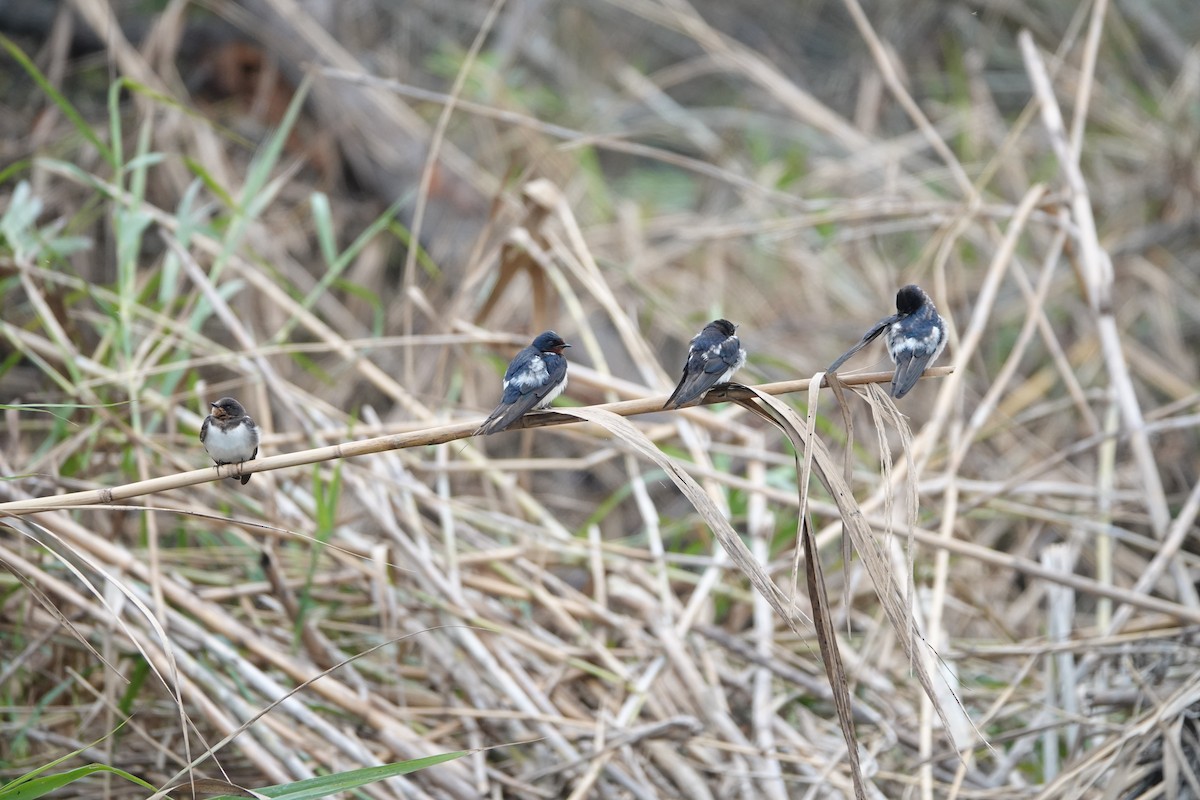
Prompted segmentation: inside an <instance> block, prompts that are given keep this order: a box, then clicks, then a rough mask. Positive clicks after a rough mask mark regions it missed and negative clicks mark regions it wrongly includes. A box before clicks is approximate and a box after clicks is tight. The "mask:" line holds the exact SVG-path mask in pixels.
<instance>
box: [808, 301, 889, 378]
mask: <svg viewBox="0 0 1200 800" xmlns="http://www.w3.org/2000/svg"><path fill="white" fill-rule="evenodd" d="M899 320H900V315H899V314H893V315H892V316H890V317H886V318H884V319H881V320H879V322H876V323H875V325H874V327H872V328H871V330H869V331H867V332H866V333H864V334H863V337H862V339H860V340H859V342H858V344H856V345H854V347H851V348H850V349H849V350H847V351H846V352H844V353H842V354H841V355H840V356H838V357H837V360H836V361H834V362H833V363H832V364H830V365H829V366H828V367H826V368H825V371H826V372H836V371H837V368H838V367H840V366H841V365H842V364H845V363H846V362H847V361H848V360H849V359H850V357H851V356H852V355H854V354H855V353H857V352H858V351H859V350H862V349H863V348H864V347H866V346H867V345H869V344H870V343H871V342H873V341H875V340H876V339H877V338H879V334H881V333H883V332H884V331H886V330H887V329H888V328H889V327H891V326H892V324H893V323H895V322H898V321H899Z"/></svg>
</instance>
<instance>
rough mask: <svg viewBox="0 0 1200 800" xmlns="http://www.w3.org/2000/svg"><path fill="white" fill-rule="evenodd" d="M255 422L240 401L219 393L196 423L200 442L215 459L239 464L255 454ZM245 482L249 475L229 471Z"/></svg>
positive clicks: (234, 476)
mask: <svg viewBox="0 0 1200 800" xmlns="http://www.w3.org/2000/svg"><path fill="white" fill-rule="evenodd" d="M258 441H259V432H258V425H256V424H254V420H253V419H251V418H250V417H249V416H248V415H247V414H246V409H244V408H242V404H241V403H239V402H238V401H237V400H234V399H233V398H232V397H222V398H221V399H220V400H218V401H217V402H215V403H213V404H212V413H211V414H209V415H208V416H207V417H205V418H204V424H203V425H201V426H200V443H201V444H203V445H204V450H205V452H207V453H208V454H209V456H211V457H212V460H213V461H215V462H216V463H217V466H218V467H219V466H221V465H222V464H240V463H242V462H243V461H249V460H250V459H252V458H254V457H255V456H257V455H258ZM229 477H230V478H234V479H238V478H240V480H241V481H242V485H243V486H245V485H246V484H247V483H248V482H249V481H250V476H249V475H241V476H238V475H230V476H229Z"/></svg>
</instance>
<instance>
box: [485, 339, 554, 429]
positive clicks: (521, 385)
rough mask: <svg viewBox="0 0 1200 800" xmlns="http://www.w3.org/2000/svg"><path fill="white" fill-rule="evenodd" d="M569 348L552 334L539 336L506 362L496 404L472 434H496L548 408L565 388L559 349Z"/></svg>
mask: <svg viewBox="0 0 1200 800" xmlns="http://www.w3.org/2000/svg"><path fill="white" fill-rule="evenodd" d="M570 346H571V345H569V344H567V343H566V342H564V341H563V338H562V337H561V336H559V335H558V334H557V333H555V332H554V331H545V332H544V333H539V334H538V336H537V338H536V339H534V340H533V343H532V344H530V345H529V346H528V347H526V348H524V349H523V350H521V351H520V352H519V353H517V354H516V356H514V357H513V360H512V361H511V362H510V363H509V365H508V369H507V370H506V371H505V373H504V393H503V394H502V395H501V397H500V405H498V406H496V410H495V411H493V412H492V413H491V414H490V415H488V418H487V419H485V420H484V421H483V424H482V425H480V426H479V427H478V428H476V429H475V433H474V434H472V435H474V436H479V435H481V434H489V433H498V432H500V431H502V430H504V429H505V428H507V427H508V426H509V425H512V424H513V423H514V422H516V421H517V420H519V419H520V418H521V417H523V416H525V414H526V412H529V411H537V410H540V409H543V408H548V407H549V406H550V404H551V403H553V402H554V398H556V397H558V396H559V395H560V394H562V393H563V390H564V389H566V388H567V359H566V357H564V356H563V349H564V348H567V347H570Z"/></svg>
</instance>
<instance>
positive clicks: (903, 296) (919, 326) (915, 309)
mask: <svg viewBox="0 0 1200 800" xmlns="http://www.w3.org/2000/svg"><path fill="white" fill-rule="evenodd" d="M884 332H886V333H887V336H885V337H884V340H885V341H886V342H887V351H888V355H889V356H891V359H892V361H893V362H894V363H895V364H896V372H895V374H893V375H892V397H894V398H896V399H897V400H899V399H900V398H901V397H904V395H906V394H908V392H909V390H910V389H912V388H913V387H914V386H916V385H917V380H918V379H919V378H920V377H921V375H922V374H923V373H924V372H925V370H926V369H927V368H928V367H929V366H930V365H932V364H933V362H934V361H936V360H937V357H938V356H940V355H941V354H942V351H943V350H945V349H946V336H947V334H946V322H945V320H943V319H942V318H941V316H939V315H938V312H937V308H935V307H934V305H933V301H932V300H930V299H929V295H927V294H925V292H924V291H923V290H922V289H921V287H920V286H917V285H916V284H915V283H910V284H909V285H908V286H905V287H904V288H902V289H901V290H900V291H898V292H896V313H895V314H892V315H891V316H890V317H884V318H883V319H881V320H879V322H876V323H875V325H874V327H872V328H871V330H869V331H867V332H866V333H865V334H863V337H862V339H861V340H860V341H859V343H858V344H856V345H854V347H851V348H850V349H849V350H847V351H846V352H845V353H843V354H842V355H841V357H839V358H838V359H837V360H836V361H834V362H833V363H832V364H830V365H829V366H828V367H827V368H826V369H825V372H827V373H832V372H835V371H836V370H837V368H838V367H840V366H841V365H842V364H844V363H845V362H846V360H847V359H848V358H850V356H852V355H854V354H855V353H857V352H858V351H859V350H862V349H863V348H864V347H866V346H867V345H868V344H870V343H871V342H872V341H874V340H875V339H876V337H878V336H879V334H881V333H884Z"/></svg>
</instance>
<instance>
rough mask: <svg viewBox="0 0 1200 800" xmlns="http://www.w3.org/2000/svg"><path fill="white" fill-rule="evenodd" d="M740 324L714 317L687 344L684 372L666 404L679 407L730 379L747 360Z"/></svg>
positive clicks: (670, 406)
mask: <svg viewBox="0 0 1200 800" xmlns="http://www.w3.org/2000/svg"><path fill="white" fill-rule="evenodd" d="M736 330H737V325H734V324H733V323H732V322H730V321H729V320H727V319H714V320H713V321H712V322H710V323H708V324H707V325H705V326H704V330H702V331H700V332H699V333H698V334H696V335H695V336H694V337H693V338H692V341H691V342H690V344H689V345H688V356H687V361H685V362H684V364H683V376H682V377H680V379H679V384H678V385H677V386H676V387H675V391H673V392H671V396H670V397H669V398H668V399H667V404H666V405H665V406H663V408H679V407H680V406H682V405H686V404H687V403H690V402H692V401H693V400H698V399H699V398H701V397H703V396H704V395H705V394H706V393H707V392H708V390H709V389H711V388H713V387H714V386H716V385H717V384H718V383H728V382H729V379H730V378H732V377H733V373H735V372H737V371H738V370H739V369H741V368H742V365H744V364H745V363H746V351H745V350H744V349H743V348H742V343H741V342H740V341H739V340H738V337H737V334H736V333H735V331H736Z"/></svg>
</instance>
